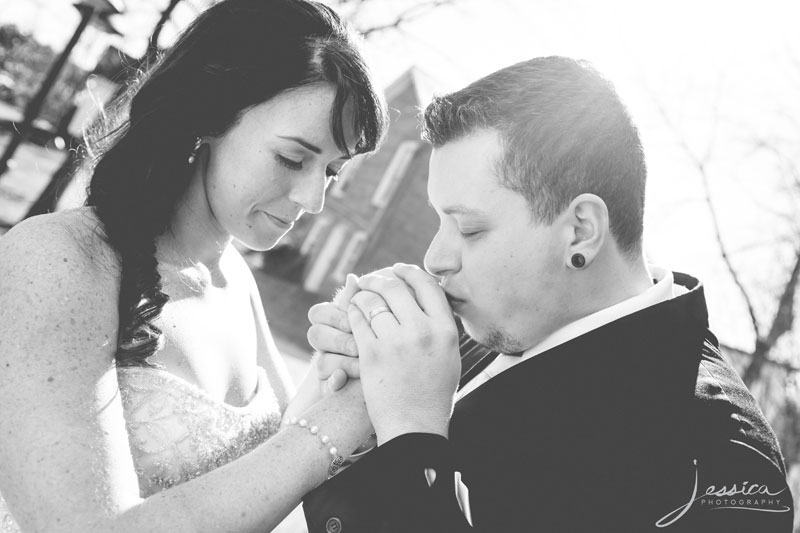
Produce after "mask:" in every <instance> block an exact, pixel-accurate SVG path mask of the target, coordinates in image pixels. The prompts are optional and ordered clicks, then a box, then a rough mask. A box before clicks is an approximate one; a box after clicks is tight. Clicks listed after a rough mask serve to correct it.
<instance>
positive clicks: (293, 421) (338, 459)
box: [286, 416, 344, 479]
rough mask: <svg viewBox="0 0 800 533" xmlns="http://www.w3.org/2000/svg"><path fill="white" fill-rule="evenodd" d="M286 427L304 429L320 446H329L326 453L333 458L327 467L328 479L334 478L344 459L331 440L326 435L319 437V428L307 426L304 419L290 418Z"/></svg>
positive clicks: (306, 421)
mask: <svg viewBox="0 0 800 533" xmlns="http://www.w3.org/2000/svg"><path fill="white" fill-rule="evenodd" d="M286 425H287V426H294V425H298V426H300V427H301V428H305V429H307V430H308V431H309V432H311V434H312V435H314V436H315V437H319V440H320V442H322V444H324V445H325V446H328V445H330V448H328V453H329V454H330V455H331V457H333V460H332V461H331V464H330V466H329V467H328V479H330V478H332V477H333V476H335V475H336V472H338V471H339V468H340V467H341V466H342V463H344V457H342V456H341V455H339V449H338V448H336V446H334V445H333V443H332V442H331V438H330V437H329V436H327V435H320V433H319V428H318V427H317V426H311V425H309V423H308V420H306V419H305V418H300V419H298V418H297V417H294V416H293V417H292V418H290V419H289V422H288V423H287V424H286Z"/></svg>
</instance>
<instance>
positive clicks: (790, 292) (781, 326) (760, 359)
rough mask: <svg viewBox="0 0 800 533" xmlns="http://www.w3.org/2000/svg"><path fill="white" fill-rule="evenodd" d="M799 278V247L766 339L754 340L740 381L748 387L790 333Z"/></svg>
mask: <svg viewBox="0 0 800 533" xmlns="http://www.w3.org/2000/svg"><path fill="white" fill-rule="evenodd" d="M798 278H800V247H798V248H797V251H796V252H795V259H794V266H793V268H792V272H791V274H790V275H789V279H788V280H787V282H786V285H785V286H784V288H783V294H781V298H780V300H779V302H778V309H777V311H776V312H775V318H774V319H773V320H772V325H771V326H770V329H769V333H768V334H767V337H766V338H763V339H762V338H758V339H756V350H755V351H754V352H753V356H752V358H751V359H750V363H749V364H748V365H747V369H746V370H745V372H744V376H743V377H742V380H743V381H744V383H745V385H747V386H748V387H749V386H750V385H751V384H752V383H754V382H755V381H756V380H757V379H758V378H759V376H760V375H761V368H762V367H763V366H764V363H766V362H772V363H773V364H778V363H776V362H774V361H770V360H769V359H768V355H769V352H770V351H771V350H772V347H773V346H775V343H777V342H778V340H779V339H780V338H781V337H782V336H783V335H784V334H786V333H787V332H789V331H791V329H792V326H793V325H794V301H795V296H796V294H797V280H798Z"/></svg>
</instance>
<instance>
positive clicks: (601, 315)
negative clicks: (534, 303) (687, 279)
mask: <svg viewBox="0 0 800 533" xmlns="http://www.w3.org/2000/svg"><path fill="white" fill-rule="evenodd" d="M648 270H649V272H650V277H652V278H653V279H654V280H655V282H656V283H655V284H653V286H652V287H649V288H648V289H647V290H645V291H644V292H643V293H641V294H638V295H636V296H633V297H631V298H628V299H627V300H623V301H621V302H619V303H618V304H614V305H612V306H610V307H606V308H605V309H601V310H600V311H597V312H596V313H592V314H591V315H588V316H585V317H583V318H580V319H578V320H576V321H574V322H571V323H569V324H567V325H566V326H564V327H562V328H560V329H558V330H556V331H554V332H553V333H551V334H550V335H548V336H547V337H546V338H545V339H544V340H542V341H541V342H540V343H539V344H537V345H535V346H532V347H531V348H528V349H527V350H525V352H524V353H523V354H522V356H513V355H499V356H498V357H497V359H495V360H494V361H492V363H491V364H490V365H489V366H487V367H486V368H485V369H484V370H483V372H481V373H480V374H478V375H477V376H475V378H474V379H472V380H471V381H470V382H469V383H467V384H466V385H465V386H464V387H463V388H462V389H461V390H460V391H459V394H458V398H461V397H463V396H464V395H466V394H468V393H469V392H471V391H473V390H474V389H476V388H477V387H479V386H480V385H482V384H483V383H485V382H487V381H488V380H489V379H491V378H493V377H494V376H496V375H497V374H499V373H500V372H503V371H504V370H507V369H509V368H511V367H512V366H514V365H516V364H518V363H520V362H522V361H525V360H526V359H530V358H531V357H533V356H535V355H538V354H540V353H542V352H545V351H547V350H550V349H552V348H555V347H556V346H559V345H561V344H564V343H565V342H568V341H571V340H572V339H575V338H577V337H580V336H581V335H583V334H585V333H588V332H590V331H592V330H594V329H597V328H599V327H602V326H605V325H606V324H610V323H611V322H614V321H615V320H619V319H620V318H622V317H625V316H627V315H631V314H633V313H636V312H637V311H641V310H642V309H646V308H648V307H651V306H653V305H656V304H659V303H661V302H666V301H667V300H670V299H672V298H674V297H675V296H676V295H678V294H680V292H685V291H677V289H678V288H679V287H675V288H673V285H674V283H675V280H674V278H673V276H672V272H671V271H669V270H667V269H664V268H661V267H658V266H654V265H648Z"/></svg>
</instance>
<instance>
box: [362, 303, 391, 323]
mask: <svg viewBox="0 0 800 533" xmlns="http://www.w3.org/2000/svg"><path fill="white" fill-rule="evenodd" d="M391 312H392V310H391V309H389V308H388V307H386V306H385V305H382V306H381V307H376V308H375V309H373V310H372V311H370V312H369V317H367V319H368V321H369V326H370V327H372V321H373V320H375V317H376V316H378V315H379V314H381V313H391Z"/></svg>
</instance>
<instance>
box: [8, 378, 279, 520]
mask: <svg viewBox="0 0 800 533" xmlns="http://www.w3.org/2000/svg"><path fill="white" fill-rule="evenodd" d="M258 372H259V375H258V386H257V389H256V392H255V395H254V396H253V398H252V399H251V400H250V401H249V402H248V403H247V405H245V406H243V407H234V406H231V405H228V404H226V403H224V402H220V401H219V400H217V399H215V398H213V397H212V396H211V395H210V394H208V393H207V392H205V391H204V390H202V389H200V388H199V387H197V386H195V385H193V384H192V383H189V382H188V381H185V380H183V379H181V378H179V377H177V376H176V375H174V374H171V373H169V372H167V371H164V370H160V369H154V368H143V367H122V368H119V369H118V370H117V379H118V381H119V388H120V394H121V397H122V406H123V409H124V413H125V420H126V424H127V428H128V438H129V441H130V447H131V454H132V455H133V463H134V466H135V468H136V474H137V476H138V477H139V492H140V494H141V496H142V497H147V496H150V495H152V494H154V493H156V492H158V491H161V490H164V489H167V488H169V487H172V486H174V485H177V484H180V483H183V482H184V481H188V480H190V479H192V478H195V477H197V476H199V475H201V474H204V473H206V472H210V471H211V470H214V469H215V468H217V467H218V466H222V465H224V464H226V463H228V462H230V461H232V460H234V459H236V458H237V457H240V456H242V455H244V454H246V453H247V452H249V451H251V450H252V449H253V448H255V447H256V446H258V445H259V444H261V443H262V442H264V441H266V440H267V439H268V438H269V437H270V436H271V435H272V434H274V433H276V432H277V431H278V428H279V425H280V420H281V411H280V406H279V404H278V400H277V399H276V397H275V394H274V392H273V390H272V387H271V386H270V384H269V381H268V380H267V375H266V373H265V372H264V370H263V369H262V368H259V369H258ZM8 531H11V532H17V531H19V529H18V527H17V526H16V524H15V522H14V520H13V518H12V517H11V515H10V514H9V513H8V510H7V509H6V507H5V503H4V502H3V498H2V495H0V532H3V533H5V532H8Z"/></svg>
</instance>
